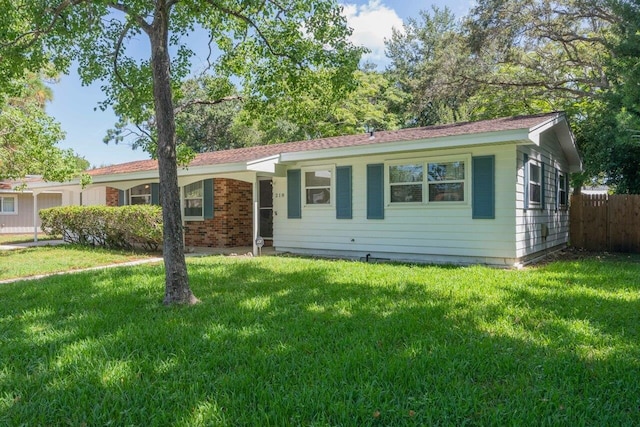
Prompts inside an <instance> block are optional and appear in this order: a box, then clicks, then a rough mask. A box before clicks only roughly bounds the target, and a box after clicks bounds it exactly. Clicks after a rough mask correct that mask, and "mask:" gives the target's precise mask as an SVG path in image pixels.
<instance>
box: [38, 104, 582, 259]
mask: <svg viewBox="0 0 640 427" xmlns="http://www.w3.org/2000/svg"><path fill="white" fill-rule="evenodd" d="M581 168H582V164H581V160H580V156H579V154H578V151H577V149H576V146H575V142H574V139H573V136H572V134H571V131H570V129H569V126H568V123H567V121H566V118H565V116H564V114H561V113H551V114H543V115H536V116H522V117H513V118H504V119H495V120H485V121H479V122H470V123H458V124H452V125H443V126H430V127H425V128H414V129H403V130H398V131H384V132H376V133H371V134H360V135H350V136H340V137H333V138H323V139H317V140H309V141H301V142H292V143H286V144H277V145H267V146H257V147H251V148H241V149H235V150H227V151H219V152H211V153H203V154H199V155H198V156H197V157H196V158H195V159H194V160H193V161H192V162H191V163H190V165H189V167H188V168H183V169H180V170H179V172H178V183H179V186H180V188H181V192H182V205H183V206H182V211H183V219H184V225H185V244H186V245H187V246H211V247H216V246H248V245H252V244H253V245H254V251H255V250H256V248H255V239H256V237H258V236H261V237H263V238H264V240H265V241H267V242H268V243H269V244H272V245H273V246H274V248H275V250H276V251H277V252H291V253H297V254H307V255H321V256H331V257H348V258H356V259H360V258H369V259H376V258H384V259H392V260H402V261H416V262H435V263H455V264H468V263H486V264H492V265H504V266H513V265H517V264H521V263H525V262H528V261H530V260H533V259H535V258H537V257H540V256H542V255H544V254H545V253H547V252H548V251H553V250H556V249H559V248H562V247H564V246H565V245H566V244H567V242H568V236H569V226H568V222H569V213H568V207H569V206H568V203H569V198H568V195H569V173H571V172H578V171H580V170H581ZM90 174H91V175H92V178H93V184H92V185H91V187H90V190H89V191H94V192H95V191H97V189H102V191H104V203H105V204H107V205H122V204H139V203H159V201H160V198H161V196H162V195H161V194H160V192H159V186H158V170H157V163H156V162H155V161H153V160H147V161H138V162H131V163H125V164H120V165H114V166H110V167H105V168H101V169H96V170H93V171H90ZM33 187H34V189H44V188H48V189H56V190H58V191H68V190H69V189H71V188H75V190H73V191H78V192H79V191H80V189H79V188H78V187H77V185H76V184H57V185H54V184H47V183H39V184H34V186H33ZM84 191H85V192H86V191H87V190H84ZM84 197H86V196H83V198H84ZM78 198H79V197H76V199H78ZM98 198H100V196H99V197H98Z"/></svg>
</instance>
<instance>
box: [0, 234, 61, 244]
mask: <svg viewBox="0 0 640 427" xmlns="http://www.w3.org/2000/svg"><path fill="white" fill-rule="evenodd" d="M56 239H59V237H57V236H49V235H47V234H44V233H38V240H40V241H46V240H56ZM27 242H33V233H31V234H28V233H20V234H0V245H13V244H17V243H27Z"/></svg>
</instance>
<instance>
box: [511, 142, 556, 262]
mask: <svg viewBox="0 0 640 427" xmlns="http://www.w3.org/2000/svg"><path fill="white" fill-rule="evenodd" d="M525 154H526V155H528V156H529V158H530V159H535V160H537V161H539V162H541V163H544V165H545V171H544V172H545V180H544V181H545V191H544V194H545V199H544V201H543V204H544V207H543V208H542V207H540V208H538V207H536V208H530V209H525V208H524V206H525V202H524V197H525V195H524V179H525V178H524V167H523V161H524V155H525ZM517 156H518V158H517V171H518V183H517V194H516V199H517V208H516V248H517V256H518V258H522V259H524V260H527V259H534V258H536V257H538V256H542V255H544V254H545V253H546V252H548V251H551V250H555V249H558V248H562V247H564V246H565V245H566V244H567V243H568V241H569V209H568V206H566V207H564V208H559V209H557V210H556V186H555V171H556V169H559V170H560V171H562V172H565V173H566V174H567V177H569V174H568V172H569V166H568V162H567V159H566V158H565V156H564V154H563V152H562V150H561V149H560V145H559V144H558V143H557V140H556V137H555V134H553V133H551V132H550V133H548V134H546V135H544V137H543V139H542V142H541V144H540V146H534V145H526V146H520V147H518V155H517ZM567 196H568V195H567ZM567 198H569V197H567ZM545 226H546V227H547V230H548V236H547V237H546V238H544V237H543V228H544V227H545Z"/></svg>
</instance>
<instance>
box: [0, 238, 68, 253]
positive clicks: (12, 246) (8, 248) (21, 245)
mask: <svg viewBox="0 0 640 427" xmlns="http://www.w3.org/2000/svg"><path fill="white" fill-rule="evenodd" d="M64 243H65V242H64V241H63V240H38V241H37V242H33V241H31V242H24V243H12V244H10V245H0V251H11V250H14V249H24V248H31V247H34V246H56V245H63V244H64Z"/></svg>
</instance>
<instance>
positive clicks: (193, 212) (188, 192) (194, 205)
mask: <svg viewBox="0 0 640 427" xmlns="http://www.w3.org/2000/svg"><path fill="white" fill-rule="evenodd" d="M203 197H204V188H203V184H202V181H198V182H194V183H193V184H189V185H185V187H184V216H185V217H198V218H202V217H203V215H204V213H203V209H202V207H203V205H204V203H203Z"/></svg>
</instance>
